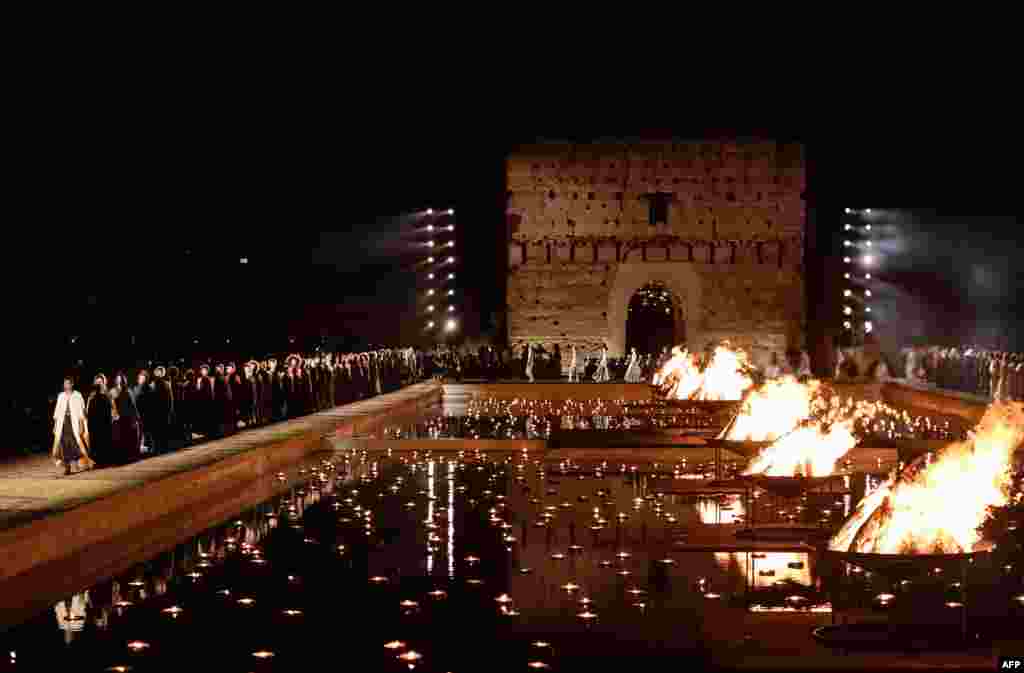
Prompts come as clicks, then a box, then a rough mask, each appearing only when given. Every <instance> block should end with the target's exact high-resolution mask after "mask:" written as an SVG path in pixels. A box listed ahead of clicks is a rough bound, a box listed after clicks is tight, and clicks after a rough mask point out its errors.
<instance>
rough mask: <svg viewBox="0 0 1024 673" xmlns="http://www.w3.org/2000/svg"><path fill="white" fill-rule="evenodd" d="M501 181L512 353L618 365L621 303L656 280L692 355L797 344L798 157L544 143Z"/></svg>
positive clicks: (667, 146)
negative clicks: (522, 344)
mask: <svg viewBox="0 0 1024 673" xmlns="http://www.w3.org/2000/svg"><path fill="white" fill-rule="evenodd" d="M507 171H508V176H507V178H508V189H509V200H508V208H507V214H508V238H509V274H510V277H509V283H508V295H507V300H508V301H507V304H508V323H507V324H508V337H509V340H510V342H511V343H517V342H519V341H524V340H530V341H540V342H544V343H545V344H549V345H550V344H554V343H559V344H561V345H562V348H563V349H565V348H566V347H567V346H569V345H572V344H575V345H576V346H577V348H583V349H585V350H596V349H598V348H600V346H601V344H604V343H606V344H607V345H608V347H609V351H610V353H611V354H612V355H613V356H616V355H621V354H622V353H623V351H624V348H625V316H626V307H627V306H628V303H629V300H630V298H631V297H632V295H633V292H635V291H636V290H637V289H639V287H640V286H642V285H643V284H644V283H646V282H649V281H654V280H658V281H661V282H664V283H665V284H666V285H667V286H668V287H669V289H670V291H671V293H672V298H673V305H674V309H675V312H674V317H675V320H676V323H677V329H676V334H677V336H678V337H679V338H680V339H682V338H683V336H684V335H685V339H686V340H687V341H688V342H689V343H690V344H693V345H699V346H701V347H702V346H703V345H704V342H706V341H707V340H711V339H718V338H730V339H732V340H733V341H734V342H736V343H738V344H740V345H744V346H746V347H751V348H753V347H757V349H756V352H755V357H757V358H758V359H762V357H767V354H768V353H769V352H770V351H771V350H782V349H784V348H785V346H786V345H787V344H790V345H793V346H801V345H802V343H801V342H802V339H803V337H802V335H803V331H804V330H803V315H804V306H803V304H804V300H803V296H804V288H803V268H802V257H803V235H804V219H805V216H804V203H803V200H802V192H803V189H804V184H805V183H804V181H805V176H804V162H803V151H802V147H801V146H799V145H784V144H776V143H772V142H757V143H722V142H705V143H675V142H662V143H618V144H586V145H566V144H543V145H536V146H530V147H526V148H522V149H521V150H520V151H518V152H516V153H515V154H513V155H512V156H511V157H510V158H509V160H508V163H507ZM652 193H662V194H664V195H665V196H664V197H659V198H664V199H665V200H666V202H667V203H666V206H667V217H666V221H665V222H663V223H662V222H655V223H653V224H652V223H651V222H650V208H649V205H648V204H649V199H650V195H651V194H652Z"/></svg>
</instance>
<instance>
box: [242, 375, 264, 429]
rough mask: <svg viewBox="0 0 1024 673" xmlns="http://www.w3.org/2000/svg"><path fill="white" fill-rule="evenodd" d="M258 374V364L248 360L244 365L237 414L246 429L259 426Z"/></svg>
mask: <svg viewBox="0 0 1024 673" xmlns="http://www.w3.org/2000/svg"><path fill="white" fill-rule="evenodd" d="M258 372H259V363H258V362H255V361H253V360H250V361H249V362H246V363H245V373H244V375H243V376H242V390H243V393H242V404H241V405H240V406H239V413H240V415H241V418H242V422H244V423H245V426H246V427H247V428H252V427H256V426H257V425H258V424H259V408H260V380H259V376H258Z"/></svg>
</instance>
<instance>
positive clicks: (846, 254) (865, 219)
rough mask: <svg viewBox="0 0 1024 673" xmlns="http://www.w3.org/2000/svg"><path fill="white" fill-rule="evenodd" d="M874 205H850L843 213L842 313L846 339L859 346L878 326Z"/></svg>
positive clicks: (844, 340) (849, 343)
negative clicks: (875, 307) (875, 287)
mask: <svg viewBox="0 0 1024 673" xmlns="http://www.w3.org/2000/svg"><path fill="white" fill-rule="evenodd" d="M870 216H871V209H870V208H865V209H863V210H857V209H854V208H846V209H845V212H844V214H843V220H842V221H843V231H842V247H843V250H842V255H843V283H842V288H843V289H842V296H841V297H840V299H841V300H842V302H841V306H842V315H841V317H840V320H841V321H842V326H843V342H844V343H845V344H846V345H848V346H859V345H861V344H863V343H864V337H866V336H867V335H868V334H871V333H872V332H873V331H874V327H875V316H874V314H873V311H872V305H871V304H872V298H873V292H872V287H874V279H875V269H876V267H877V260H878V250H877V245H876V241H875V237H874V234H873V232H872V227H871V217H870Z"/></svg>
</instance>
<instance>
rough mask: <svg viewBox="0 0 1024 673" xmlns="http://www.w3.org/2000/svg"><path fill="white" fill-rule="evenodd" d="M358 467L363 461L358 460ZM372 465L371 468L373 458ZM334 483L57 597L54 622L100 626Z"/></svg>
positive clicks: (67, 628) (267, 528) (295, 515)
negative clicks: (90, 588) (88, 588)
mask: <svg viewBox="0 0 1024 673" xmlns="http://www.w3.org/2000/svg"><path fill="white" fill-rule="evenodd" d="M362 467H364V468H366V467H367V466H366V465H365V463H364V464H363V465H362ZM372 469H373V470H375V469H376V463H374V465H373V468H372ZM432 469H433V465H431V470H432ZM316 471H317V470H316V469H314V470H312V472H314V473H315V472H316ZM364 471H365V470H360V471H359V473H358V474H350V475H349V479H358V478H360V477H361V476H362V472H364ZM449 478H451V474H450V473H449ZM340 486H341V481H340V480H339V481H338V482H337V483H335V482H333V481H326V482H323V483H321V484H319V485H315V486H314V485H310V484H307V485H306V486H303V487H297V488H293V489H292V490H291V491H290V492H286V493H283V494H282V495H280V496H278V497H276V498H274V499H273V500H272V501H271V502H270V503H264V504H263V505H261V506H258V507H256V508H254V509H252V510H250V511H248V512H246V513H244V514H242V515H241V516H239V517H237V518H236V519H233V520H231V521H228V522H226V523H224V524H222V525H221V526H219V527H218V528H215V529H213V530H212V531H207V532H205V533H203V534H201V535H199V536H197V537H195V538H192V539H191V540H189V541H188V542H186V543H184V545H182V546H181V547H180V548H179V549H177V550H171V551H169V552H166V553H164V554H161V555H160V556H158V557H156V558H155V559H152V560H151V561H149V562H147V563H143V564H140V565H139V566H137V567H135V568H133V569H132V570H130V571H128V572H127V573H125V575H123V576H122V578H121V581H118V580H117V579H112V580H110V581H108V582H105V583H102V584H100V585H98V586H97V587H94V589H95V590H94V591H92V592H89V591H85V592H82V593H79V594H75V595H74V596H72V597H71V598H70V599H67V600H63V601H60V602H59V603H57V604H56V605H55V606H54V608H53V610H54V613H55V614H56V616H57V627H58V628H59V629H60V630H61V631H63V632H64V634H65V636H64V637H65V641H66V642H68V643H70V642H71V641H72V639H73V638H74V637H75V634H77V633H79V632H81V631H82V630H83V629H84V628H85V625H86V623H87V622H88V621H89V619H91V620H92V622H93V624H94V625H95V626H96V627H97V628H100V629H104V628H106V627H107V623H108V619H109V615H110V613H111V612H112V611H113V612H114V614H122V613H123V612H124V611H125V610H126V609H127V608H129V607H132V606H137V605H140V604H142V603H144V602H145V601H146V600H148V599H150V598H153V597H154V596H162V595H164V594H166V593H168V588H169V585H170V584H172V583H174V582H175V580H176V579H181V578H184V577H187V576H188V573H190V572H194V571H196V570H205V569H206V567H208V566H210V565H211V562H213V561H215V560H222V559H224V558H225V557H226V556H227V555H228V552H229V551H230V550H232V549H237V548H238V547H241V548H242V549H253V548H255V547H256V546H257V545H259V544H260V543H261V542H262V541H263V540H264V539H265V538H266V537H267V535H269V534H270V532H271V530H273V529H274V528H275V527H276V524H277V520H276V518H275V517H268V516H267V513H268V512H273V511H276V510H277V509H278V508H280V509H281V510H282V511H287V512H288V519H289V520H290V521H293V522H297V521H299V520H300V519H301V518H302V515H303V513H304V512H305V510H306V508H308V507H309V506H311V505H313V504H315V503H317V502H319V501H320V499H321V495H322V494H328V493H332V492H333V491H334V490H335V488H336V487H340ZM450 507H451V503H449V508H450ZM108 588H109V590H107V589H108Z"/></svg>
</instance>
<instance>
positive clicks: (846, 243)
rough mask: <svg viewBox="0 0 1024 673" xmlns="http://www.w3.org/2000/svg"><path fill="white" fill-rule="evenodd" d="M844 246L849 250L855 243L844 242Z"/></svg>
mask: <svg viewBox="0 0 1024 673" xmlns="http://www.w3.org/2000/svg"><path fill="white" fill-rule="evenodd" d="M843 245H845V246H846V247H847V248H849V247H850V246H851V245H853V243H850V242H849V241H843Z"/></svg>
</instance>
